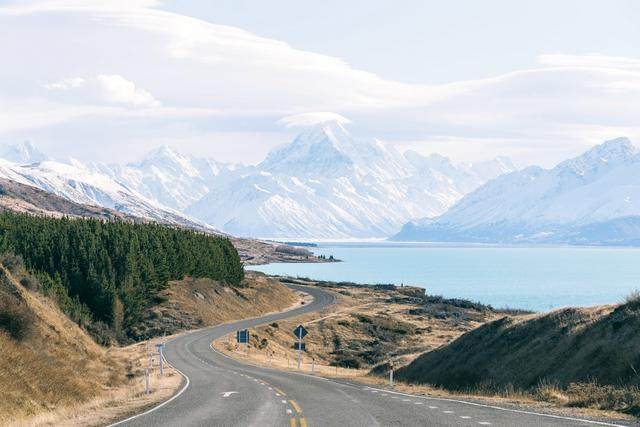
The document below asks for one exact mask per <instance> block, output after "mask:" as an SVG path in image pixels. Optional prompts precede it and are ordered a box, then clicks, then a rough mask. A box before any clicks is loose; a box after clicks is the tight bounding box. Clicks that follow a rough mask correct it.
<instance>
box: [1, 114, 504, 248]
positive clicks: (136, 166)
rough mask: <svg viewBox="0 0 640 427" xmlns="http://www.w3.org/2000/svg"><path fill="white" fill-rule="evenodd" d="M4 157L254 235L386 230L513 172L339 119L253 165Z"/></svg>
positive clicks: (145, 206) (51, 188)
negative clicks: (396, 141)
mask: <svg viewBox="0 0 640 427" xmlns="http://www.w3.org/2000/svg"><path fill="white" fill-rule="evenodd" d="M0 156H1V157H2V158H3V159H4V160H0V178H5V179H10V180H13V181H16V182H18V183H21V184H27V185H31V186H35V187H37V188H40V189H42V190H44V191H48V192H50V193H53V194H56V195H58V196H61V197H64V198H66V199H67V200H70V201H73V202H76V203H81V204H88V205H93V206H100V207H105V208H109V209H114V210H116V211H119V212H122V213H124V214H126V215H132V216H137V217H142V218H147V219H152V220H160V221H163V222H168V223H175V224H196V225H198V226H200V227H212V228H215V229H218V230H221V231H224V232H227V233H230V234H234V235H238V236H247V237H300V238H329V239H330V238H350V237H357V238H369V237H387V236H389V235H391V234H393V233H394V232H396V231H397V230H398V229H399V228H400V227H401V226H402V225H403V224H404V223H406V222H407V221H408V220H410V219H412V218H419V217H423V216H436V215H440V214H442V213H444V212H445V211H446V210H447V209H448V208H449V207H450V206H451V205H453V204H454V203H455V202H456V201H458V200H459V199H460V198H462V197H463V196H464V195H465V194H467V193H468V192H470V191H472V190H474V189H476V188H477V187H479V186H480V185H482V184H483V183H484V182H486V181H487V180H489V179H492V178H494V177H496V176H498V175H500V174H502V173H505V172H510V171H513V170H514V169H515V168H514V166H513V165H512V164H511V162H510V161H509V160H508V159H506V158H496V159H494V160H490V161H486V162H480V163H477V164H467V163H459V164H456V163H453V162H452V161H450V160H449V159H448V158H446V157H443V156H440V155H436V154H433V155H430V156H423V155H421V154H419V153H417V152H413V151H409V152H406V153H404V154H402V153H400V152H399V151H397V150H396V149H395V148H394V147H392V146H390V145H388V144H385V143H383V142H381V141H378V140H359V139H356V138H354V137H353V136H352V135H351V134H350V133H349V132H348V131H347V129H346V128H345V125H344V123H343V122H341V121H340V120H326V121H322V122H320V123H315V124H312V125H310V126H307V127H305V128H304V129H303V130H302V132H301V133H300V134H299V135H298V136H297V137H296V138H295V139H294V140H293V141H292V142H290V143H288V144H284V145H283V146H281V147H278V148H276V149H274V150H272V151H271V152H270V153H269V154H268V155H267V157H266V158H265V160H263V161H262V162H261V163H259V164H258V165H256V166H245V165H242V164H229V163H221V162H217V161H215V160H213V159H207V158H198V157H193V156H188V155H184V154H181V153H179V152H178V151H177V150H175V149H173V148H171V147H160V148H158V149H156V150H154V151H152V152H151V153H149V154H148V155H147V156H145V158H144V159H142V160H141V161H139V162H134V163H129V164H127V165H114V164H106V163H101V162H81V161H78V160H75V159H68V160H65V161H55V160H52V159H50V158H49V157H48V156H46V155H45V154H43V153H41V152H40V151H39V150H38V149H37V148H36V147H34V146H33V145H32V144H30V143H23V144H18V145H16V146H11V147H6V148H5V149H4V150H2V151H0Z"/></svg>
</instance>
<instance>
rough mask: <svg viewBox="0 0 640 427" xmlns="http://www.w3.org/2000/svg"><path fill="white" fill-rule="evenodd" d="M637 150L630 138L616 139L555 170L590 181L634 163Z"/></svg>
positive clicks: (564, 163) (597, 146) (570, 160)
mask: <svg viewBox="0 0 640 427" xmlns="http://www.w3.org/2000/svg"><path fill="white" fill-rule="evenodd" d="M637 152H638V151H637V149H636V147H635V146H634V145H633V143H632V142H631V141H630V140H629V139H628V138H624V137H623V138H616V139H612V140H609V141H606V142H604V143H602V144H600V145H596V146H595V147H593V148H591V149H590V150H589V151H587V152H586V153H584V154H582V155H581V156H578V157H576V158H573V159H569V160H566V161H564V162H562V163H560V164H559V165H558V166H556V167H555V168H554V170H556V171H557V172H560V173H562V172H565V171H566V172H570V173H573V174H575V175H577V176H579V177H581V178H583V179H590V178H593V177H595V176H597V175H599V174H600V173H602V172H606V171H607V170H609V169H612V168H615V167H617V166H619V165H621V164H625V163H629V162H631V161H633V159H634V157H635V156H636V154H637Z"/></svg>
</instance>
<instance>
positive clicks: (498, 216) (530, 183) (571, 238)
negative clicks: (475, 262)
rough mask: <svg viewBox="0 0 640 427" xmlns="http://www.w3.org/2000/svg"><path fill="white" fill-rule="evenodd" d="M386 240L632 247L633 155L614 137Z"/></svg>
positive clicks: (509, 179)
mask: <svg viewBox="0 0 640 427" xmlns="http://www.w3.org/2000/svg"><path fill="white" fill-rule="evenodd" d="M393 240H420V241H460V242H540V243H573V244H609V245H617V244H620V245H625V244H637V243H640V153H639V152H638V150H637V149H636V147H634V146H633V144H632V143H631V142H630V141H629V140H628V139H627V138H618V139H614V140H611V141H607V142H605V143H603V144H601V145H598V146H595V147H593V148H592V149H591V150H589V151H587V152H586V153H584V154H583V155H581V156H579V157H576V158H574V159H570V160H567V161H564V162H562V163H560V164H559V165H557V166H556V167H555V168H553V169H543V168H540V167H529V168H526V169H524V170H521V171H517V172H512V173H510V174H506V175H502V176H500V177H498V178H496V179H494V180H492V181H489V182H488V183H487V184H485V185H483V186H482V187H480V188H478V189H477V190H476V191H474V192H472V193H470V194H468V195H467V196H465V197H464V198H463V199H462V200H460V201H459V202H458V203H457V204H456V205H455V206H453V207H452V208H451V209H449V210H448V211H447V212H446V213H445V214H443V215H441V216H439V217H437V218H435V219H423V220H418V221H413V222H409V223H408V224H406V225H405V226H404V227H403V228H402V230H401V231H400V233H398V234H397V235H396V236H394V237H393Z"/></svg>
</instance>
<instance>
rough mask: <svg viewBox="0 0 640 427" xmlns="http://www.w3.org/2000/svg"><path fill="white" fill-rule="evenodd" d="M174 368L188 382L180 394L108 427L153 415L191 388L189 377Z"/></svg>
mask: <svg viewBox="0 0 640 427" xmlns="http://www.w3.org/2000/svg"><path fill="white" fill-rule="evenodd" d="M173 339H175V338H172V339H170V340H169V341H172V340H173ZM169 341H167V342H169ZM162 358H163V359H164V360H165V362H166V361H167V359H166V358H165V357H164V355H163V356H162ZM167 363H168V362H167ZM172 367H173V369H175V370H176V371H177V372H178V373H179V374H180V375H182V377H183V378H184V379H185V381H186V382H185V385H184V387H182V388H181V389H180V391H179V392H177V393H176V394H174V395H173V396H171V398H170V399H167V400H165V401H164V402H162V403H161V404H159V405H158V406H154V407H153V408H151V409H149V410H147V411H144V412H141V413H139V414H137V415H133V416H131V417H129V418H125V419H124V420H121V421H118V422H117V423H113V424H109V425H108V426H107V427H114V426H117V425H120V424H124V423H126V422H129V421H131V420H134V419H136V418H138V417H142V416H144V415H147V414H150V413H151V412H153V411H157V410H158V409H160V408H162V407H163V406H164V405H166V404H167V403H169V402H171V401H173V400H175V399H177V398H178V397H179V396H180V395H181V394H182V393H184V391H185V390H186V389H187V388H189V384H190V383H191V381H189V377H188V376H187V375H185V374H184V373H183V372H182V371H181V370H180V369H178V368H176V367H175V366H173V365H172Z"/></svg>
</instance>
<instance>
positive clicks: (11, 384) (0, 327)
mask: <svg viewBox="0 0 640 427" xmlns="http://www.w3.org/2000/svg"><path fill="white" fill-rule="evenodd" d="M0 349H1V350H0V352H1V354H2V357H0V389H1V390H2V399H0V424H6V423H8V422H9V421H10V420H12V419H14V418H16V417H18V416H23V415H26V414H35V413H38V412H41V411H43V410H47V409H52V408H56V407H59V406H65V405H69V404H73V403H77V402H80V401H85V400H89V399H91V398H93V397H95V396H96V395H97V394H98V393H100V392H101V391H102V390H103V388H104V387H106V386H117V385H118V384H120V383H122V382H123V381H124V380H125V370H124V369H123V367H122V366H120V365H119V364H117V363H116V362H114V361H112V360H111V359H110V358H108V357H107V355H106V352H105V350H104V349H103V348H101V347H100V346H98V345H97V344H96V343H95V342H93V340H91V338H90V337H89V336H88V335H87V334H86V333H85V332H84V331H83V330H82V329H81V328H80V327H78V326H77V325H76V324H75V323H74V322H72V321H71V320H69V319H68V318H67V317H66V316H65V315H64V314H63V313H62V312H61V311H60V310H59V309H58V308H57V307H56V305H55V304H53V303H51V302H50V301H48V300H47V299H46V298H44V297H42V296H40V295H38V294H37V293H32V292H29V291H28V290H26V289H25V288H24V287H22V286H21V285H20V284H18V283H17V282H16V280H14V278H13V277H12V275H11V274H10V273H9V272H8V270H7V269H5V268H4V267H2V266H0Z"/></svg>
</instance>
